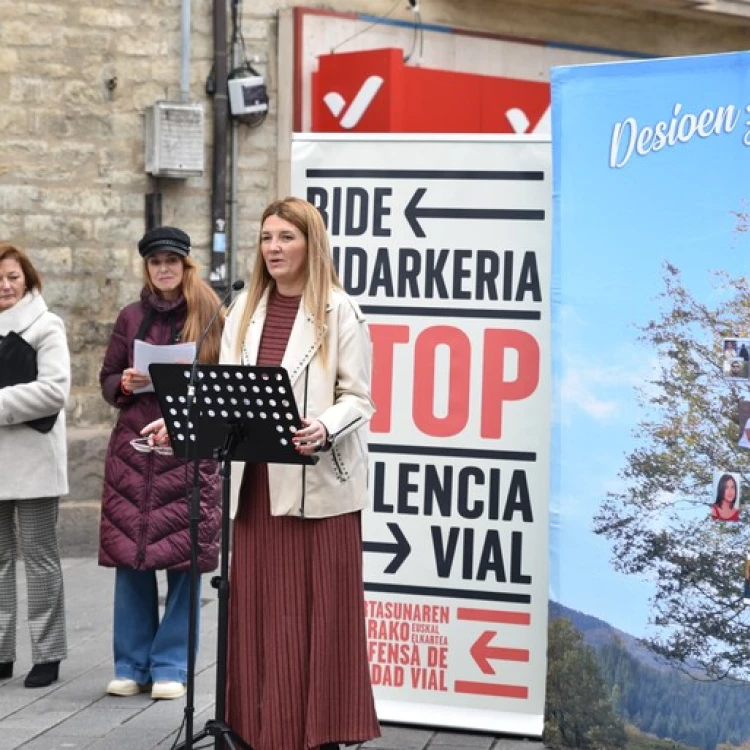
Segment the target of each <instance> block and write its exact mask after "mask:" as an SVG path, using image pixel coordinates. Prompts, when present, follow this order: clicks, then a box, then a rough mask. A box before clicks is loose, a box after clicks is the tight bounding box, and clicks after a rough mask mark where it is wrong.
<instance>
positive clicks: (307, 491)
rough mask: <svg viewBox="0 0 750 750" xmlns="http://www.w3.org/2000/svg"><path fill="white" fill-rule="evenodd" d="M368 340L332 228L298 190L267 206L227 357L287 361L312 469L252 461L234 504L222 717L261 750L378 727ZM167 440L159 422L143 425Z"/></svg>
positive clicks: (300, 436)
mask: <svg viewBox="0 0 750 750" xmlns="http://www.w3.org/2000/svg"><path fill="white" fill-rule="evenodd" d="M370 360H371V345H370V334H369V330H368V327H367V323H366V322H365V319H364V317H363V315H362V313H361V311H360V309H359V308H358V307H357V305H356V303H355V302H354V301H353V300H352V299H351V298H350V297H349V296H348V295H347V294H346V293H345V292H344V290H343V289H342V288H341V285H340V283H339V280H338V277H337V275H336V271H335V270H334V268H333V264H332V259H331V250H330V247H329V243H328V236H327V234H326V228H325V224H324V223H323V220H322V218H321V216H320V214H319V213H318V211H317V209H316V208H315V207H314V206H312V205H311V204H310V203H308V202H307V201H304V200H300V199H298V198H286V199H284V200H279V201H274V202H273V203H271V204H270V205H269V206H268V207H267V208H266V210H265V211H264V213H263V217H262V219H261V231H260V237H259V241H258V252H257V255H256V258H255V266H254V268H253V273H252V277H251V279H250V283H249V285H248V290H247V292H246V293H245V294H244V295H242V296H240V297H238V298H237V300H236V302H235V304H234V305H233V306H232V308H231V311H230V313H229V316H228V317H227V325H226V327H225V329H224V336H223V338H222V342H221V362H222V364H242V365H281V366H283V367H284V368H286V370H287V371H288V373H289V378H290V380H291V383H292V387H293V389H294V397H295V400H296V402H297V407H298V409H299V412H300V419H301V421H302V425H301V427H300V429H299V430H298V431H297V432H296V434H295V436H294V443H295V445H296V449H297V451H298V452H299V453H300V454H301V455H303V456H312V455H318V456H319V460H318V462H317V464H316V465H315V466H309V465H305V466H303V465H297V464H252V463H248V464H245V471H244V476H243V477H242V483H241V486H240V488H239V502H238V504H234V505H233V507H232V515H233V516H234V526H233V537H232V567H231V580H230V597H229V659H228V679H227V717H226V718H227V722H228V724H229V726H230V727H231V728H232V729H233V730H234V731H235V732H236V733H237V734H238V735H239V736H240V737H242V739H243V740H244V741H245V742H247V743H248V744H249V745H250V746H251V747H252V748H253V750H313V749H315V750H338V748H339V747H340V746H341V744H348V745H351V744H358V743H362V742H366V741H367V740H370V739H374V738H375V737H379V736H380V728H379V726H378V721H377V716H376V714H375V705H374V700H373V694H372V686H371V684H370V674H369V667H368V662H367V642H366V635H365V607H364V587H363V583H362V533H361V527H360V523H361V518H360V515H361V511H362V509H363V508H364V507H365V506H366V504H367V500H368V493H367V425H368V423H369V421H370V418H371V416H372V414H373V411H374V409H373V404H372V400H371V399H370ZM143 432H144V434H148V433H151V437H150V438H149V439H150V440H151V441H152V442H153V443H154V444H155V445H163V444H164V443H165V442H166V441H168V437H167V434H166V429H165V428H164V425H163V423H162V422H157V423H152V424H149V425H146V426H145V427H144V428H143Z"/></svg>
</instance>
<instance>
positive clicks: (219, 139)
mask: <svg viewBox="0 0 750 750" xmlns="http://www.w3.org/2000/svg"><path fill="white" fill-rule="evenodd" d="M214 82H215V89H214V139H213V142H214V150H213V175H212V183H211V240H212V242H211V273H210V276H209V278H210V281H211V284H212V286H213V287H214V289H215V290H216V291H217V292H219V293H223V292H225V291H226V290H227V289H228V288H229V284H228V282H227V275H228V269H227V220H226V214H227V121H228V119H229V97H228V95H227V9H226V0H214Z"/></svg>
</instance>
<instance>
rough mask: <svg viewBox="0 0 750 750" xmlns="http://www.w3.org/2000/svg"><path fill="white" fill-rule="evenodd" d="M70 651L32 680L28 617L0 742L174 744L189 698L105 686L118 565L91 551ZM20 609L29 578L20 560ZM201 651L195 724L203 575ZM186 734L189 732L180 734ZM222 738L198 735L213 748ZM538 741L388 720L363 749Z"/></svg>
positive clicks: (445, 749)
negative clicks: (55, 673) (103, 562)
mask: <svg viewBox="0 0 750 750" xmlns="http://www.w3.org/2000/svg"><path fill="white" fill-rule="evenodd" d="M64 572H65V586H66V599H67V614H68V639H69V651H70V653H69V657H68V659H67V660H66V661H64V662H63V663H62V665H61V668H60V677H61V679H60V681H59V682H57V683H55V684H54V685H52V686H50V687H49V688H44V689H40V690H30V689H27V688H24V687H23V678H24V676H25V674H26V672H27V671H28V670H29V668H30V667H31V660H30V655H29V654H30V652H29V642H28V629H27V627H26V622H25V618H23V617H21V618H19V628H18V640H19V644H18V661H17V662H16V670H15V671H16V676H15V677H14V678H13V679H12V680H10V681H7V682H6V681H4V682H2V683H0V750H14V749H15V748H24V750H82V749H83V748H86V750H169V749H170V748H172V747H173V745H174V744H175V740H176V739H177V731H178V729H179V727H180V724H181V722H182V720H183V718H184V708H185V702H184V701H183V700H180V701H152V700H151V699H150V698H149V697H148V695H143V696H136V697H133V698H115V697H112V696H107V695H105V694H104V688H105V686H106V684H107V682H108V681H109V679H110V678H111V677H112V661H111V658H112V657H111V640H112V630H111V609H112V606H111V603H112V583H113V579H114V576H113V574H112V571H110V570H105V569H102V568H99V567H98V566H97V564H96V560H95V559H94V558H91V557H82V558H71V557H68V558H65V560H64ZM18 594H19V600H20V601H19V610H20V612H25V610H26V583H25V579H24V577H23V565H22V564H21V565H19V588H18ZM201 607H202V624H201V641H200V654H199V657H198V662H197V666H196V682H195V701H194V703H195V709H196V713H195V718H194V731H195V732H196V733H197V732H198V731H200V730H201V729H202V728H203V726H204V725H205V722H206V721H207V720H208V719H211V718H213V699H214V688H215V671H214V667H215V662H216V619H217V617H216V616H217V610H218V603H217V600H216V595H215V592H214V590H213V589H212V588H211V587H210V586H209V584H208V580H206V579H205V578H204V581H203V593H202V597H201ZM179 740H184V737H180V738H179ZM214 744H215V743H214V741H213V738H208V739H207V740H203V741H200V742H194V743H193V748H194V750H198V748H205V747H210V748H214ZM542 747H543V746H542V744H541V743H540V742H538V741H535V740H524V739H515V738H503V737H494V736H491V735H485V734H476V733H470V732H448V731H440V730H438V729H430V728H424V727H420V728H415V727H406V726H396V725H384V726H383V736H382V737H381V738H380V739H378V740H376V741H374V742H369V743H367V744H366V745H362V746H361V748H360V750H541V748H542Z"/></svg>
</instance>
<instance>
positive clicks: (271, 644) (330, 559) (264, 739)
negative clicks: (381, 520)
mask: <svg viewBox="0 0 750 750" xmlns="http://www.w3.org/2000/svg"><path fill="white" fill-rule="evenodd" d="M240 498H241V500H240V510H239V512H238V514H237V518H236V519H235V521H234V537H233V546H232V567H231V584H230V586H231V587H230V600H229V602H230V603H229V658H228V685H227V712H228V716H227V719H228V722H229V725H230V726H231V727H232V729H234V730H235V731H236V732H237V733H238V734H239V735H240V736H241V737H242V738H243V739H244V740H245V741H246V742H248V743H249V744H250V745H251V746H252V748H253V750H309V749H310V748H317V747H319V746H320V745H321V744H323V743H326V742H339V743H359V742H365V741H367V740H369V739H373V738H375V737H379V736H380V729H379V727H378V721H377V717H376V715H375V706H374V701H373V695H372V687H371V683H370V676H369V670H368V664H367V643H366V636H365V617H364V592H363V586H362V540H361V528H360V514H359V513H347V514H344V515H341V516H335V517H333V518H326V519H319V520H302V519H298V518H292V517H273V516H271V514H270V511H269V501H268V471H267V467H266V466H265V465H253V464H248V465H247V467H246V469H245V477H244V479H243V483H242V488H241V492H240Z"/></svg>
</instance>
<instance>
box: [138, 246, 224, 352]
mask: <svg viewBox="0 0 750 750" xmlns="http://www.w3.org/2000/svg"><path fill="white" fill-rule="evenodd" d="M164 249H165V251H166V252H169V248H164ZM181 260H182V295H183V297H185V302H186V303H187V315H186V317H185V325H184V327H183V329H182V336H181V340H182V341H195V342H197V341H198V339H199V338H200V335H201V333H203V331H204V329H205V328H206V326H207V325H208V321H209V320H210V319H211V316H212V315H213V314H214V312H215V311H216V308H217V307H218V306H219V303H220V302H221V300H220V299H219V296H218V295H217V294H216V292H215V291H214V290H213V289H212V288H211V286H210V285H209V284H208V283H207V282H206V281H204V280H203V279H202V278H201V277H200V274H199V272H198V264H197V263H196V262H195V261H193V260H191V259H190V258H189V257H187V256H186V257H183V258H181ZM143 280H144V283H145V285H146V286H147V287H148V288H149V290H150V291H152V292H153V293H154V294H159V292H158V290H157V289H156V288H155V287H154V285H153V284H152V283H151V278H150V277H149V274H148V258H147V257H146V258H144V259H143ZM225 317H226V310H224V309H223V308H222V310H221V311H220V312H219V314H218V316H217V317H216V320H215V321H214V324H213V325H212V326H211V328H210V330H209V331H208V333H207V334H206V338H205V339H203V345H202V346H201V351H200V357H199V361H200V362H201V364H204V365H214V364H217V363H218V361H219V351H220V349H221V333H222V331H223V330H224V318H225Z"/></svg>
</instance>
